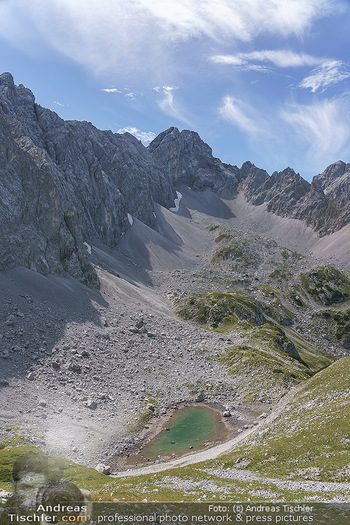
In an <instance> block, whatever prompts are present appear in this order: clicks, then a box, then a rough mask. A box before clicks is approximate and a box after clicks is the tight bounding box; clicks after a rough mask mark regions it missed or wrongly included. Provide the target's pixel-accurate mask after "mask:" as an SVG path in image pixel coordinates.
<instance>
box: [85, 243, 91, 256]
mask: <svg viewBox="0 0 350 525" xmlns="http://www.w3.org/2000/svg"><path fill="white" fill-rule="evenodd" d="M83 244H84V246H86V249H87V251H88V254H89V255H91V253H92V248H91V246H90V244H88V243H87V242H85V241H84V243H83Z"/></svg>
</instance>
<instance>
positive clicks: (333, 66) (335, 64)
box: [299, 60, 350, 93]
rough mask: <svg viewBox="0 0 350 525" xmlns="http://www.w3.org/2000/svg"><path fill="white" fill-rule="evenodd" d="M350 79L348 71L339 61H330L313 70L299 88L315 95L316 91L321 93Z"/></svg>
mask: <svg viewBox="0 0 350 525" xmlns="http://www.w3.org/2000/svg"><path fill="white" fill-rule="evenodd" d="M349 77H350V69H349V66H348V65H347V64H344V62H342V61H341V60H332V61H328V62H325V63H323V64H321V65H320V66H319V67H317V68H315V69H313V71H311V74H310V75H309V76H307V77H305V78H304V79H303V80H302V81H301V82H300V84H299V86H300V87H303V88H308V89H311V91H312V92H313V93H315V92H316V91H317V90H318V89H320V88H323V91H324V90H325V89H327V87H329V86H330V85H332V84H337V83H338V82H341V81H342V80H344V79H346V78H349Z"/></svg>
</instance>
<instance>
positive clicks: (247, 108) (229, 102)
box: [219, 95, 267, 135]
mask: <svg viewBox="0 0 350 525" xmlns="http://www.w3.org/2000/svg"><path fill="white" fill-rule="evenodd" d="M219 114H220V116H221V117H222V118H224V119H225V120H227V121H228V122H230V123H231V124H234V125H235V126H237V127H238V128H240V129H241V130H242V131H244V132H245V133H248V134H249V135H257V134H264V135H265V134H266V133H267V126H266V123H264V122H263V119H262V116H261V115H260V113H259V112H258V111H257V110H256V109H255V108H253V106H251V105H250V104H248V103H246V102H243V101H242V100H239V99H238V98H235V97H232V96H230V95H227V96H225V97H224V98H223V100H222V104H221V106H220V107H219Z"/></svg>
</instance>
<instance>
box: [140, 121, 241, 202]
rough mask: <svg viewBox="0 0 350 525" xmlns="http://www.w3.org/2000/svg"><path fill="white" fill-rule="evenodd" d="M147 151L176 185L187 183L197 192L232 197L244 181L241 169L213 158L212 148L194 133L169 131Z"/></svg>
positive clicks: (159, 137) (155, 140)
mask: <svg viewBox="0 0 350 525" xmlns="http://www.w3.org/2000/svg"><path fill="white" fill-rule="evenodd" d="M148 149H149V151H150V152H151V154H152V156H153V158H154V159H155V160H156V161H157V163H158V164H160V165H161V166H162V167H163V170H165V172H166V173H167V175H168V177H169V178H172V179H173V181H174V183H175V184H177V185H180V184H185V185H186V186H189V187H190V188H191V189H193V190H195V191H198V190H204V189H211V190H213V191H215V192H219V193H220V194H221V195H225V194H226V195H227V196H231V197H232V195H233V193H234V192H235V190H236V189H237V185H238V182H239V181H240V180H241V172H240V170H239V168H237V166H231V165H229V164H224V163H222V162H221V160H219V159H217V158H215V157H213V155H212V150H211V148H210V147H209V146H208V144H206V143H205V142H203V141H202V139H201V138H200V136H199V135H198V133H196V132H194V131H188V130H183V131H181V132H180V131H179V130H178V129H177V128H169V129H168V130H166V131H163V133H160V135H158V137H156V138H155V139H154V140H153V141H152V142H151V144H150V145H149V147H148Z"/></svg>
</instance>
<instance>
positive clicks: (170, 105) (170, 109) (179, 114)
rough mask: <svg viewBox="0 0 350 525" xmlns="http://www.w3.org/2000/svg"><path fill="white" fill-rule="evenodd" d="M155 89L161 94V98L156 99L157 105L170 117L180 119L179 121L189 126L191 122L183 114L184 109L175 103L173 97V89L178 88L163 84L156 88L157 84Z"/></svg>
mask: <svg viewBox="0 0 350 525" xmlns="http://www.w3.org/2000/svg"><path fill="white" fill-rule="evenodd" d="M156 87H157V89H155V91H156V92H157V93H161V94H162V98H161V100H159V101H158V105H159V107H160V109H161V110H162V111H163V112H164V113H165V114H166V115H169V116H170V117H173V118H175V119H176V120H180V121H181V122H185V124H188V125H189V126H191V122H190V120H189V118H188V117H187V115H185V114H184V111H183V110H182V109H181V107H180V105H179V104H177V103H176V101H175V97H174V91H175V90H177V89H178V87H177V86H163V87H162V88H161V89H158V86H156Z"/></svg>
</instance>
